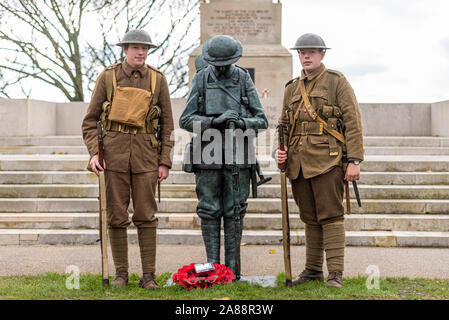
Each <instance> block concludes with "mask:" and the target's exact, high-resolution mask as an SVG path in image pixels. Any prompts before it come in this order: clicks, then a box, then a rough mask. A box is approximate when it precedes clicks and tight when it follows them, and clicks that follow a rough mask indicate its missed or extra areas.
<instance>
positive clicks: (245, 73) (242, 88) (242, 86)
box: [237, 66, 249, 105]
mask: <svg viewBox="0 0 449 320" xmlns="http://www.w3.org/2000/svg"><path fill="white" fill-rule="evenodd" d="M237 68H238V70H239V84H240V95H241V99H242V102H243V103H244V104H245V105H248V103H249V101H248V96H247V94H246V81H242V82H240V79H244V80H246V76H249V72H248V70H246V69H244V68H242V67H239V66H237ZM241 76H242V77H241Z"/></svg>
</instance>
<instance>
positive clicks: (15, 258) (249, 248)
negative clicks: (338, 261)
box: [0, 245, 449, 278]
mask: <svg viewBox="0 0 449 320" xmlns="http://www.w3.org/2000/svg"><path fill="white" fill-rule="evenodd" d="M241 254H242V274H243V275H246V276H275V275H277V274H278V273H280V272H283V271H284V265H283V251H282V247H281V246H274V245H246V246H242V247H241ZM291 255H292V272H293V275H294V276H297V275H298V274H299V273H300V272H301V271H302V269H303V268H304V257H305V248H304V246H292V247H291ZM204 259H205V253H204V248H203V246H201V245H188V246H187V245H185V246H180V245H158V248H157V266H156V268H157V272H156V273H157V274H161V273H164V272H171V273H173V272H176V271H177V269H178V268H180V267H182V266H183V265H186V264H190V263H192V262H198V263H200V262H205V260H204ZM222 260H223V258H222ZM109 261H110V262H109V263H110V268H109V270H110V271H109V272H110V274H113V272H114V269H113V265H112V258H111V254H110V251H109ZM129 264H130V272H133V273H137V274H140V273H141V270H140V257H139V248H138V246H137V245H129ZM71 265H75V266H77V267H78V268H79V270H80V272H81V273H100V272H101V271H100V247H99V246H95V245H85V246H37V245H33V246H23V245H21V246H15V245H9V246H0V276H5V275H18V274H38V273H45V272H58V273H65V272H66V269H67V267H68V266H71ZM369 266H377V267H378V269H379V275H380V277H382V278H385V277H409V278H449V249H446V248H378V247H346V259H345V272H344V276H347V277H355V276H357V275H361V276H367V275H368V273H367V268H368V267H369ZM371 268H372V267H370V268H369V269H371ZM371 272H372V271H371ZM325 275H327V270H326V269H325Z"/></svg>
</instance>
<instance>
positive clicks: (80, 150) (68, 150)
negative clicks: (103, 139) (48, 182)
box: [0, 146, 88, 155]
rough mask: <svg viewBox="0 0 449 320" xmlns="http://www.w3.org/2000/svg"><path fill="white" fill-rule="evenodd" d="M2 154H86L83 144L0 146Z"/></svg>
mask: <svg viewBox="0 0 449 320" xmlns="http://www.w3.org/2000/svg"><path fill="white" fill-rule="evenodd" d="M0 153H2V154H86V155H87V154H88V152H87V149H86V147H85V146H0Z"/></svg>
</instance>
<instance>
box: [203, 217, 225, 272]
mask: <svg viewBox="0 0 449 320" xmlns="http://www.w3.org/2000/svg"><path fill="white" fill-rule="evenodd" d="M220 227H221V220H209V219H201V232H202V234H203V241H204V246H205V248H206V255H207V262H211V263H213V262H216V263H220V245H221V241H220V240H221V239H220Z"/></svg>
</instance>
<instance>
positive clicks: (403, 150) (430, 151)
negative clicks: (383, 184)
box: [0, 144, 449, 157]
mask: <svg viewBox="0 0 449 320" xmlns="http://www.w3.org/2000/svg"><path fill="white" fill-rule="evenodd" d="M173 152H174V154H175V155H177V156H179V157H181V156H182V154H183V152H184V146H183V145H180V144H179V145H176V146H175V149H174V150H173ZM271 152H272V148H271V147H270V146H258V148H257V149H256V153H257V154H258V155H261V156H264V155H265V156H270V155H271ZM0 154H28V155H33V154H36V155H38V154H42V155H46V154H48V155H50V154H56V155H70V154H73V155H76V154H79V155H87V154H88V152H87V148H86V147H85V146H84V145H82V146H0ZM365 155H449V148H448V147H427V146H424V147H409V146H387V147H385V146H365Z"/></svg>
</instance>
